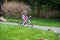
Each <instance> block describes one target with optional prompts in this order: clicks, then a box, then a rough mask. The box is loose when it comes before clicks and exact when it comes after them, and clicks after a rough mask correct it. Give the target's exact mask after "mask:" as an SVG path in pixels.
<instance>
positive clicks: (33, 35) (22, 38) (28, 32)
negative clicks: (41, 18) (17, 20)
mask: <svg viewBox="0 0 60 40" xmlns="http://www.w3.org/2000/svg"><path fill="white" fill-rule="evenodd" d="M41 37H44V38H46V39H48V40H57V34H56V33H54V32H49V31H45V30H40V29H36V28H30V27H23V26H19V25H9V24H0V40H38V39H40V38H41Z"/></svg>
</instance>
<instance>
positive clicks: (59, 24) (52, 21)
mask: <svg viewBox="0 0 60 40" xmlns="http://www.w3.org/2000/svg"><path fill="white" fill-rule="evenodd" d="M7 20H8V21H11V22H19V21H21V19H7ZM31 20H32V23H33V24H34V25H40V26H52V27H60V21H59V20H60V19H45V18H40V19H38V18H32V19H31Z"/></svg>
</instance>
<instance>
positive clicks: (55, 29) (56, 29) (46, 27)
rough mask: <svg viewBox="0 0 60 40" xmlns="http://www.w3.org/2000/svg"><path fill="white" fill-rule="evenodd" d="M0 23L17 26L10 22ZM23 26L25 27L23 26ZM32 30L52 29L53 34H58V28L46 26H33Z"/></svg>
mask: <svg viewBox="0 0 60 40" xmlns="http://www.w3.org/2000/svg"><path fill="white" fill-rule="evenodd" d="M0 23H3V24H12V25H18V23H12V22H0ZM25 26H27V25H25ZM33 28H38V29H43V30H48V29H52V30H54V32H56V33H59V34H60V27H48V26H38V25H33Z"/></svg>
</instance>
